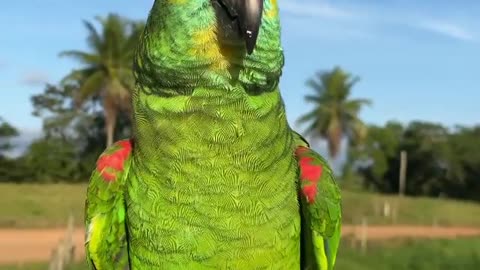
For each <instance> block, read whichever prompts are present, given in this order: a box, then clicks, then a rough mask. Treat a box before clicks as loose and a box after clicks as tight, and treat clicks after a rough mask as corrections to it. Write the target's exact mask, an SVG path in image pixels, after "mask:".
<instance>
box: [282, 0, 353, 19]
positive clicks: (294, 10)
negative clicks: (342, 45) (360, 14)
mask: <svg viewBox="0 0 480 270" xmlns="http://www.w3.org/2000/svg"><path fill="white" fill-rule="evenodd" d="M280 9H281V10H282V11H285V12H287V13H289V14H292V15H300V16H312V17H322V18H330V19H348V18H351V17H353V14H352V13H351V12H350V11H348V10H346V9H342V8H339V7H336V6H333V5H331V4H329V3H327V2H326V1H322V0H317V1H298V0H288V1H284V2H282V3H281V4H280Z"/></svg>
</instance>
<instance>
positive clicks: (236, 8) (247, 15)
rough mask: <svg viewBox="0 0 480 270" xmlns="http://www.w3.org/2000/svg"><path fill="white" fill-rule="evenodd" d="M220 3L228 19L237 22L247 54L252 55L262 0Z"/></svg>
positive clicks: (222, 0) (238, 0)
mask: <svg viewBox="0 0 480 270" xmlns="http://www.w3.org/2000/svg"><path fill="white" fill-rule="evenodd" d="M220 2H221V3H222V4H223V6H224V7H225V8H226V9H227V12H228V13H229V15H230V17H231V18H232V19H234V20H237V22H238V24H239V28H240V31H241V36H242V38H243V39H244V40H245V45H246V48H247V53H248V54H252V52H253V50H254V49H255V46H256V44H257V38H258V32H259V31H260V25H261V23H262V14H263V0H220Z"/></svg>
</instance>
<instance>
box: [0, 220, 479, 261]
mask: <svg viewBox="0 0 480 270" xmlns="http://www.w3.org/2000/svg"><path fill="white" fill-rule="evenodd" d="M360 230H361V228H360V227H355V226H344V227H343V230H342V231H343V235H351V234H357V235H358V234H359V233H360ZM64 233H65V230H63V229H43V230H42V229H31V230H22V229H0V264H16V263H26V262H41V261H48V259H49V258H50V254H51V252H52V249H53V248H54V247H55V246H56V244H57V243H58V242H59V241H60V239H61V238H62V237H63V235H64ZM367 234H368V238H369V239H390V238H405V237H411V238H455V237H467V236H480V228H466V227H454V228H446V227H431V226H425V227H418V226H369V227H368V229H367ZM83 239H84V230H83V229H76V230H75V233H74V242H75V246H76V252H75V254H76V257H77V259H83V257H84V250H83Z"/></svg>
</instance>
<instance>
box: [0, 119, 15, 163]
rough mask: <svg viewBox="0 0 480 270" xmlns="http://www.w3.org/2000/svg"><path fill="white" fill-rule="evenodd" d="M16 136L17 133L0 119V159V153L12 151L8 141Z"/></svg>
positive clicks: (0, 154)
mask: <svg viewBox="0 0 480 270" xmlns="http://www.w3.org/2000/svg"><path fill="white" fill-rule="evenodd" d="M15 136H18V131H17V129H15V128H14V127H13V126H11V125H10V124H9V123H7V122H6V121H5V120H4V119H3V118H1V117H0V157H1V156H2V152H4V151H8V150H10V149H12V147H13V145H12V144H11V143H10V141H9V139H10V138H12V137H15Z"/></svg>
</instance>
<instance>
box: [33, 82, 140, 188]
mask: <svg viewBox="0 0 480 270" xmlns="http://www.w3.org/2000/svg"><path fill="white" fill-rule="evenodd" d="M77 89H78V86H77V85H76V84H64V85H61V86H56V85H47V86H46V87H45V90H44V91H43V92H42V93H40V94H37V95H34V96H32V97H31V102H32V105H33V108H34V110H33V115H34V116H37V117H40V118H42V119H43V136H42V138H40V139H39V140H36V141H35V142H33V143H32V145H31V146H30V147H29V148H28V149H27V151H26V153H25V157H24V162H25V163H26V166H29V167H30V168H31V171H32V176H31V178H32V179H34V180H37V181H70V182H71V181H81V180H86V179H88V176H89V175H90V174H91V172H92V170H93V169H94V166H95V165H94V164H95V161H96V160H97V158H98V156H99V155H100V153H101V152H102V151H103V150H104V147H105V138H106V137H105V132H104V129H103V127H104V126H105V118H104V115H103V113H102V109H101V106H100V105H99V100H97V99H90V100H87V101H85V102H84V104H83V106H82V107H81V108H76V106H74V103H75V93H76V90H77ZM121 113H124V112H121ZM119 120H120V121H119V122H118V124H117V125H116V134H117V135H118V136H120V137H129V136H130V133H131V126H130V121H129V117H126V116H124V117H120V119H119ZM49 147H55V148H57V149H54V150H53V149H52V150H48V149H49ZM42 151H47V152H48V153H43V154H42ZM42 155H43V156H44V157H43V158H42Z"/></svg>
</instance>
